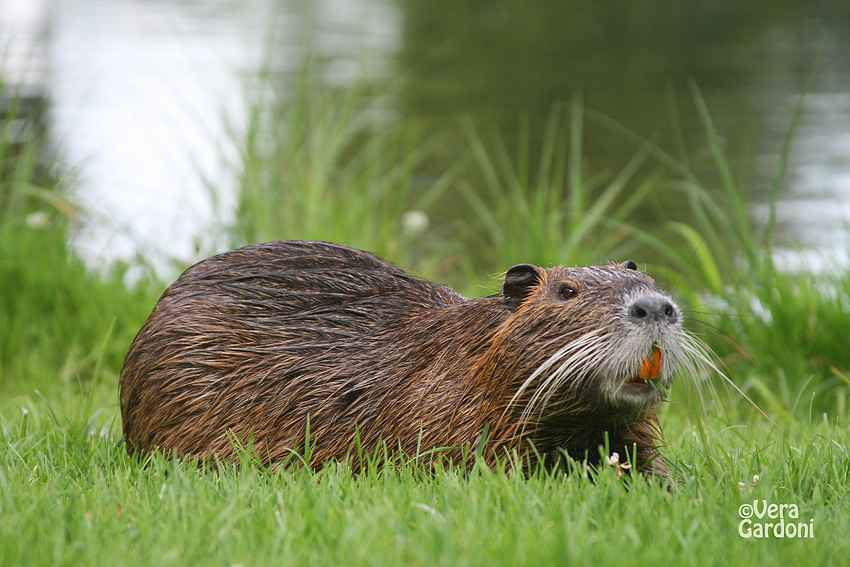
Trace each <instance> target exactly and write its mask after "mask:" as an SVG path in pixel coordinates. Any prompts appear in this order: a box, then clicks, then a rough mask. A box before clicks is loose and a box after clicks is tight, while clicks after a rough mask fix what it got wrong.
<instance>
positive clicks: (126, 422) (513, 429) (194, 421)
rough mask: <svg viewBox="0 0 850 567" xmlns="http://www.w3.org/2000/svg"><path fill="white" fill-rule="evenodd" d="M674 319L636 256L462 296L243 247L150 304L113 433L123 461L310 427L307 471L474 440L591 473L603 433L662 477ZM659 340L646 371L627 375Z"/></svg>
mask: <svg viewBox="0 0 850 567" xmlns="http://www.w3.org/2000/svg"><path fill="white" fill-rule="evenodd" d="M681 319H682V317H681V313H680V312H679V309H678V308H677V307H676V306H675V304H674V303H673V302H672V300H670V298H669V297H668V296H667V295H666V294H664V293H663V292H662V291H660V290H659V289H658V288H657V287H656V286H655V284H654V283H653V282H652V280H651V279H650V278H649V277H647V276H645V275H643V274H642V273H640V272H639V271H637V270H636V266H635V265H634V263H633V262H626V263H625V264H622V265H610V266H606V267H593V268H552V269H540V268H536V267H534V266H530V265H525V264H524V265H519V266H515V267H513V268H511V269H510V270H508V272H507V274H506V277H505V283H504V286H503V290H502V293H500V294H497V295H494V296H490V297H484V298H481V299H475V300H468V299H465V298H463V297H461V296H460V295H458V294H457V293H455V292H454V291H452V290H450V289H449V288H447V287H444V286H439V285H435V284H431V283H428V282H424V281H421V280H419V279H416V278H414V277H412V276H410V275H408V274H406V273H405V272H403V271H401V270H399V269H398V268H396V267H395V266H393V265H391V264H388V263H387V262H384V261H383V260H381V259H379V258H377V257H375V256H373V255H371V254H368V253H365V252H360V251H357V250H353V249H351V248H347V247H344V246H340V245H336V244H328V243H319V242H306V241H296V242H273V243H268V244H260V245H256V246H248V247H245V248H241V249H238V250H234V251H232V252H226V253H223V254H219V255H217V256H213V257H212V258H209V259H207V260H204V261H202V262H200V263H198V264H196V265H195V266H193V267H192V268H190V269H189V270H187V271H186V272H185V273H184V274H183V275H182V276H181V277H180V278H179V279H178V280H177V281H176V282H175V283H174V284H173V285H172V286H171V287H170V288H169V289H168V290H167V291H166V292H165V294H164V295H163V296H162V298H161V299H160V301H159V303H158V304H157V305H156V307H155V308H154V311H153V313H152V314H151V316H150V318H149V319H148V321H147V323H146V324H145V325H144V327H143V328H142V330H141V331H140V332H139V334H138V336H137V337H136V339H135V341H134V342H133V344H132V346H131V347H130V351H129V352H128V354H127V358H126V360H125V363H124V369H123V372H122V374H121V388H120V389H121V414H122V418H123V427H124V436H125V439H126V443H127V448H128V450H129V451H130V452H131V453H134V452H147V451H149V450H152V449H154V448H159V449H162V450H165V451H169V452H176V453H179V454H186V455H195V456H200V457H202V458H203V457H209V456H212V455H217V456H219V457H220V458H224V459H228V458H233V457H234V448H233V437H234V435H235V436H236V437H237V438H243V439H245V438H249V437H250V438H251V439H252V441H253V443H254V446H255V447H256V449H257V451H258V454H259V455H260V456H261V457H262V458H263V459H265V460H266V461H267V462H268V463H270V464H272V465H274V464H276V463H280V462H281V461H283V460H285V459H286V458H287V457H290V455H291V452H292V450H293V449H299V448H301V447H303V444H304V436H305V427H306V426H307V422H308V417H309V431H310V441H311V444H315V447H314V448H313V450H312V453H311V461H310V464H311V465H312V466H317V467H318V466H320V465H321V464H322V463H323V462H325V461H327V460H329V459H341V458H345V457H346V456H347V455H351V454H352V452H355V453H356V451H357V448H356V447H355V444H356V443H359V445H360V448H361V449H362V451H363V454H368V455H371V454H373V453H374V452H375V450H376V448H378V447H379V446H380V443H381V442H382V441H383V442H386V444H387V447H388V448H389V449H391V450H392V449H401V451H403V452H404V453H405V454H407V455H415V454H422V453H423V452H425V451H426V450H428V449H432V448H438V447H463V446H466V447H469V446H470V445H476V446H477V444H478V443H479V442H480V439H481V435H482V432H485V431H487V442H486V444H485V446H484V449H483V455H484V458H485V459H486V460H487V461H488V462H490V463H492V462H494V461H495V459H496V458H498V457H500V456H504V455H505V454H506V453H508V452H511V451H512V450H518V451H520V452H523V453H524V452H526V451H528V450H529V449H530V448H531V447H532V445H533V447H534V449H533V450H535V451H536V452H537V453H539V454H540V455H542V456H543V457H544V458H545V459H546V461H547V462H556V461H558V460H559V459H560V458H561V457H562V453H563V452H565V453H566V454H568V455H569V456H570V457H572V458H574V459H578V460H583V459H587V460H588V461H589V462H591V463H597V462H598V461H599V451H600V449H599V447H600V446H601V445H603V444H604V443H605V438H606V435H607V439H608V446H609V448H610V450H611V451H618V452H619V453H620V455H621V461H623V462H624V461H625V455H626V454H627V453H628V454H631V452H632V451H633V450H634V447H635V446H636V450H637V458H638V463H637V464H638V466H641V467H644V466H645V470H646V471H648V472H652V473H660V474H666V472H667V471H666V469H665V467H664V465H663V464H662V463H661V462H660V459H658V460H656V459H655V457H656V456H657V448H656V442H657V441H659V440H660V438H661V430H660V428H659V426H658V420H657V417H656V414H655V411H654V408H655V406H656V405H657V403H658V402H659V401H661V400H662V399H663V398H664V393H665V390H666V389H667V388H669V386H670V385H671V384H672V377H673V374H674V372H675V370H676V367H677V365H678V363H679V359H680V358H681V355H682V352H683V345H684V334H683V331H682V327H681ZM656 346H657V347H658V348H657V349H656V350H655V352H656V353H658V352H660V353H662V354H661V355H660V361H661V362H660V372H658V373H657V374H658V376H657V378H655V379H654V380H641V379H638V374H639V373H640V372H641V361H642V360H645V359H646V358H647V356H648V355H649V354H650V353H652V352H653V348H654V347H656ZM443 454H444V455H446V456H448V457H450V458H453V459H455V460H456V461H459V460H460V455H461V452H460V449H452V450H449V451H447V452H445V453H443ZM352 465H353V466H354V467H355V469H356V468H358V467H359V466H360V465H359V462H357V459H353V460H352Z"/></svg>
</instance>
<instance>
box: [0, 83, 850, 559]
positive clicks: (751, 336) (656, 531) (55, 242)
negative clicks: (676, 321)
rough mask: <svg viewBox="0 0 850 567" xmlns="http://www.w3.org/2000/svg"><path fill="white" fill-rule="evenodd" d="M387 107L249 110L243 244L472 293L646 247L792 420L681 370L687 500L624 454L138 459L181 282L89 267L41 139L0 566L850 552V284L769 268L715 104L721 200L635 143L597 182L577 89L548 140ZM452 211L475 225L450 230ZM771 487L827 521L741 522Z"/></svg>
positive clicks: (32, 159) (463, 223)
mask: <svg viewBox="0 0 850 567" xmlns="http://www.w3.org/2000/svg"><path fill="white" fill-rule="evenodd" d="M263 80H264V81H268V80H270V79H269V78H264V79H263ZM694 100H695V101H696V102H697V104H700V100H701V99H700V98H699V96H698V93H695V98H694ZM388 105H390V103H389V102H388V99H386V98H382V97H380V96H379V97H377V98H375V97H373V96H371V95H369V94H368V92H367V89H365V88H363V87H360V88H354V89H350V90H347V91H345V92H334V91H332V90H327V89H324V88H323V86H322V85H321V84H319V83H318V82H316V81H315V79H314V78H313V77H312V75H309V74H308V75H306V76H305V77H303V78H302V82H301V83H300V84H299V86H298V88H296V89H295V90H294V91H292V94H291V95H289V96H288V97H281V98H271V99H269V98H258V99H257V100H255V101H254V102H253V106H252V110H253V112H252V116H253V119H252V122H251V125H250V128H249V130H248V132H247V134H246V135H245V137H244V139H243V140H241V145H242V148H243V154H242V157H243V160H242V167H243V170H242V181H243V186H242V191H241V193H240V205H239V207H240V208H239V214H238V221H237V223H236V224H235V225H234V226H233V227H229V230H230V231H231V237H232V240H233V243H234V245H238V244H241V243H246V242H254V241H259V240H271V239H275V238H317V239H325V240H335V241H340V242H343V243H345V244H349V245H353V246H357V247H361V248H366V249H371V250H374V251H376V252H378V253H380V254H382V255H385V256H387V257H388V258H389V259H391V260H393V261H395V262H398V263H399V264H401V265H403V266H406V267H409V268H411V269H413V270H415V271H416V272H418V273H421V274H423V275H425V276H426V277H429V278H432V279H435V280H438V281H447V282H450V283H452V284H453V285H454V286H455V287H457V288H459V289H461V290H462V291H463V292H465V293H467V294H470V295H482V294H484V293H489V292H490V291H492V290H493V289H494V288H495V287H496V286H498V278H497V277H495V276H493V275H492V274H496V273H498V272H499V271H502V270H504V269H506V268H507V267H509V266H510V265H511V264H513V263H518V262H529V261H530V262H537V263H540V264H544V265H548V264H553V263H567V264H576V263H591V262H599V261H602V262H604V261H607V260H608V259H611V260H615V259H616V260H622V259H624V258H625V257H632V258H633V259H635V260H638V261H640V262H641V265H645V266H646V267H647V269H648V270H649V271H650V272H651V273H652V274H654V275H655V277H656V279H657V280H658V281H659V282H660V283H662V284H663V285H665V286H666V287H668V288H672V289H673V291H674V293H675V294H677V297H678V298H679V299H680V300H681V301H682V303H683V305H685V306H686V308H687V313H688V316H689V321H688V326H689V327H690V328H691V330H692V331H693V332H696V333H698V334H700V335H701V337H702V338H703V340H705V341H706V342H708V343H709V344H710V345H711V347H712V348H713V349H714V350H715V351H716V352H717V354H718V356H719V358H720V360H721V361H722V363H723V364H724V366H722V367H723V368H724V369H725V373H726V374H727V375H728V376H729V377H730V379H731V380H732V381H733V382H734V383H735V384H737V385H738V386H739V387H740V388H741V389H742V390H744V391H745V392H746V393H747V394H749V395H751V396H752V397H753V399H754V400H755V401H756V402H757V403H758V405H759V406H760V407H761V408H762V409H763V410H764V411H765V412H766V413H767V414H768V415H769V416H770V418H771V419H773V420H774V421H775V422H776V423H777V424H778V425H779V426H781V428H780V427H777V426H776V425H774V424H773V423H771V422H770V421H768V420H767V419H765V418H764V417H763V416H761V415H760V414H759V413H758V412H756V411H755V410H754V409H753V408H752V406H751V405H749V403H748V402H746V401H745V400H744V398H743V397H742V396H741V395H740V394H739V393H738V392H736V391H735V390H733V389H732V388H730V387H729V386H728V385H726V384H725V383H724V381H723V380H722V379H720V378H719V377H718V376H716V375H711V376H710V377H709V378H708V379H707V380H698V379H696V378H694V377H689V376H682V377H679V379H678V384H677V386H676V388H675V389H674V392H673V398H672V401H671V403H670V404H668V407H666V408H665V409H664V415H663V418H662V422H663V424H664V428H665V431H666V432H667V440H668V442H669V446H668V447H667V448H666V450H665V455H666V457H667V458H668V459H669V460H670V462H671V466H672V468H673V469H674V470H675V471H676V474H677V476H678V477H679V478H680V479H681V481H682V484H681V485H680V486H678V487H677V488H676V489H675V490H674V491H673V492H672V493H669V492H667V491H666V490H664V489H663V487H660V486H656V485H655V484H650V483H646V482H643V481H642V480H638V481H630V480H628V479H627V478H628V477H624V479H620V478H618V475H617V474H616V473H617V470H615V468H614V467H610V468H606V469H605V470H602V471H598V472H588V474H587V475H581V474H574V475H571V476H563V475H559V474H550V473H545V472H539V473H537V474H533V475H531V476H530V477H528V478H524V477H520V476H517V475H513V476H511V475H506V474H504V473H503V472H501V471H499V470H495V471H491V470H488V469H486V468H483V467H476V468H475V469H474V470H473V471H472V472H471V473H469V474H464V473H462V472H461V471H458V470H456V469H447V470H438V471H436V472H435V473H433V474H432V473H429V472H426V471H423V470H421V469H419V468H418V467H417V466H416V464H415V463H411V462H403V461H399V462H398V463H396V466H392V467H386V468H380V469H375V470H370V471H368V472H366V473H364V474H361V475H358V476H356V477H355V476H352V475H351V474H350V472H349V471H348V470H347V468H346V466H345V465H339V466H331V467H329V468H327V469H325V470H324V471H322V472H321V473H315V472H311V471H306V470H299V469H293V470H287V471H276V472H269V471H266V470H262V469H261V468H258V467H257V466H255V465H253V464H252V463H251V462H250V461H248V460H246V462H245V463H243V464H241V465H239V466H236V465H227V466H225V465H222V466H221V467H220V469H219V470H216V471H206V472H205V471H199V470H198V469H197V468H196V467H195V466H193V465H191V464H187V463H180V462H175V461H169V460H165V459H162V458H159V457H156V458H154V459H153V460H151V461H150V462H149V463H147V464H146V465H142V464H140V463H138V462H136V461H133V460H130V459H128V458H127V456H126V455H125V453H124V451H123V448H122V447H121V445H120V416H119V415H118V409H117V403H116V402H117V383H118V374H119V372H120V365H121V360H122V358H123V354H124V352H126V349H127V347H128V345H129V343H130V341H131V340H132V337H133V335H134V333H135V332H136V330H137V329H138V328H139V327H140V326H141V324H142V323H143V321H144V319H145V317H146V316H147V314H148V313H149V311H150V309H151V307H152V305H153V303H154V302H155V300H156V297H157V296H158V294H159V293H160V292H161V291H162V289H163V288H164V285H165V284H164V283H162V282H153V283H151V282H140V283H139V284H138V285H136V286H135V287H133V288H132V289H130V288H128V287H127V286H126V284H125V282H124V279H123V277H122V274H121V272H120V270H118V271H115V272H113V273H110V274H93V273H90V272H89V271H87V270H86V268H85V266H84V265H83V263H82V262H81V261H80V260H79V259H78V258H76V257H75V256H74V255H73V253H72V252H71V251H70V250H69V247H68V245H67V237H68V227H69V224H70V223H71V222H74V221H76V220H77V219H78V216H79V215H80V212H79V211H77V210H76V209H75V208H74V207H73V206H72V204H71V203H69V202H68V201H67V199H66V198H65V197H64V195H65V194H66V193H65V192H64V187H65V185H64V184H66V183H67V180H66V179H64V178H63V176H62V174H61V168H57V167H56V165H57V164H55V163H52V164H51V163H47V164H42V166H40V167H36V165H37V164H38V163H39V162H40V160H45V159H48V158H45V157H44V155H43V154H42V152H41V151H40V146H39V145H38V144H37V143H33V144H32V145H30V146H28V147H26V148H24V149H23V150H21V149H20V148H13V147H12V146H11V145H9V144H7V143H3V142H0V157H2V159H3V163H5V164H6V165H7V166H6V167H4V168H2V169H0V173H2V177H0V289H2V303H0V308H2V310H0V371H1V372H2V375H0V510H2V514H0V564H3V565H78V564H86V565H112V566H117V565H152V564H155V565H236V564H242V565H268V564H281V563H284V564H287V565H336V564H340V565H375V564H379V565H395V564H397V565H423V566H424V565H453V566H454V565H532V564H534V565H539V564H543V565H549V564H567V563H570V562H575V563H578V564H598V563H604V564H613V563H631V562H636V563H651V562H658V563H665V564H666V563H675V564H683V565H706V564H707V565H712V564H717V565H748V566H749V565H753V564H762V563H774V562H776V561H778V560H779V559H780V558H781V560H782V561H783V562H787V563H791V564H794V563H804V562H806V563H812V562H813V563H814V564H831V563H836V562H840V561H841V558H843V557H845V556H846V555H847V554H848V552H850V549H848V548H850V543H848V542H847V539H846V537H844V534H846V533H847V532H848V529H850V514H848V513H847V509H848V490H850V488H848V487H850V455H848V433H847V428H846V425H845V424H846V420H847V418H848V413H847V408H846V400H845V397H846V392H847V388H848V386H850V381H848V378H847V375H848V371H850V354H848V353H847V352H846V348H844V346H843V344H842V340H841V337H842V333H843V332H844V327H846V321H847V320H848V297H850V274H847V273H845V272H838V273H836V274H833V275H831V276H828V277H826V276H815V275H812V274H787V273H782V272H779V271H777V270H775V269H774V267H773V265H772V262H771V261H770V235H769V234H768V232H769V231H765V232H759V231H755V230H753V228H752V227H751V226H750V224H749V221H748V220H747V218H746V200H745V198H744V197H743V195H744V188H743V187H741V186H740V184H737V183H734V182H732V181H731V180H732V179H733V177H732V176H730V175H728V174H726V173H724V172H725V171H726V170H727V169H728V165H727V164H726V162H725V159H724V156H723V154H722V152H721V151H720V149H719V147H718V145H717V144H716V139H717V135H716V134H715V133H714V132H713V129H712V127H711V120H710V113H709V112H708V109H703V110H704V113H703V114H704V126H705V129H706V135H707V141H708V143H709V145H710V146H711V147H712V148H714V149H715V153H714V160H715V163H716V166H717V168H718V170H719V171H720V172H721V175H719V178H721V179H723V180H725V181H724V183H723V184H721V185H720V186H719V187H718V188H717V189H716V190H715V189H712V188H711V187H707V186H704V185H703V184H702V183H701V182H700V180H698V179H696V178H694V176H693V175H692V174H690V172H689V171H688V169H687V168H686V167H684V166H683V165H682V163H683V162H682V160H681V159H676V158H674V157H672V156H669V155H667V154H665V153H664V152H663V151H662V150H661V149H660V148H659V147H657V146H655V145H654V144H651V143H648V142H646V141H645V140H642V139H640V137H639V136H635V135H633V134H632V133H629V132H625V131H623V132H621V133H622V135H623V140H624V142H623V143H624V144H631V145H632V146H633V148H634V153H633V157H632V158H631V159H629V160H628V161H627V162H626V163H623V164H619V165H618V166H617V168H616V171H615V172H614V173H613V174H612V175H609V176H604V175H600V174H599V173H598V172H592V171H585V170H584V169H583V167H582V160H581V147H582V135H583V129H582V124H583V123H584V121H586V120H591V119H601V118H599V117H594V116H593V114H592V113H591V112H590V111H588V110H586V109H584V107H583V105H582V104H581V103H580V101H572V103H570V104H564V105H563V106H562V107H559V108H556V109H555V110H554V111H553V114H552V117H551V119H550V122H549V124H548V126H547V129H546V133H545V136H544V138H543V140H542V141H541V144H540V151H539V152H538V151H532V150H531V149H530V148H531V147H532V146H531V145H530V142H529V141H528V140H527V137H524V135H523V134H522V133H521V134H520V135H519V136H518V137H517V138H518V140H519V142H518V143H517V145H516V146H514V147H508V146H507V144H506V143H505V142H504V141H503V140H502V138H501V137H500V136H498V135H492V133H487V132H486V131H485V130H484V129H480V128H477V127H476V126H474V125H471V124H468V125H466V126H465V127H463V128H462V129H461V131H460V134H459V135H458V136H455V137H452V135H450V134H446V135H445V136H446V137H443V138H440V139H439V140H435V139H433V138H428V139H424V140H423V139H422V138H421V137H420V136H418V135H417V134H416V133H415V132H411V131H410V130H409V129H407V128H403V127H401V125H399V124H397V123H395V122H393V121H392V120H388V119H387V116H392V112H390V111H391V110H392V109H391V107H389V108H388ZM376 117H379V119H377V118H376ZM612 127H613V126H612ZM524 140H525V141H524ZM446 148H451V149H452V151H451V152H447V149H446ZM47 171H52V172H54V173H53V174H51V175H45V172H47ZM435 172H436V173H435ZM661 195H666V196H671V195H677V196H678V198H679V199H681V200H683V201H684V202H686V203H687V204H688V207H689V211H690V212H689V215H688V217H687V218H679V217H676V216H674V215H672V213H667V214H666V216H665V214H664V212H663V211H662V212H661V213H656V216H654V217H653V222H652V223H650V224H651V225H652V228H651V229H650V228H648V226H647V223H646V222H642V221H644V220H645V219H646V216H647V214H648V212H647V211H655V210H657V205H658V201H659V200H660V197H659V196H661ZM720 202H725V203H726V205H725V206H724V207H720V206H719V205H718V203H720ZM446 203H452V204H453V205H452V206H453V207H457V209H456V210H457V211H459V212H458V215H459V216H458V217H457V219H455V220H452V221H442V222H440V221H438V219H440V218H446V216H447V215H446V214H445V213H446V211H445V210H442V209H445V207H446ZM454 210H455V209H453V211H454ZM448 216H453V215H448ZM736 250H737V251H738V254H735V251H736ZM741 252H743V253H741ZM635 254H645V256H644V257H640V256H638V257H636V256H635ZM645 258H664V262H661V261H647V260H646V259H645ZM754 501H755V502H756V503H757V506H756V507H755V508H756V512H757V513H758V512H759V510H760V507H761V506H763V505H762V502H766V503H770V504H777V505H786V506H785V507H784V508H782V510H783V514H784V517H783V522H784V523H785V524H788V523H793V524H794V525H795V528H794V529H795V530H797V529H798V528H797V527H796V525H797V524H805V525H806V526H808V528H807V529H813V530H814V537H813V538H810V537H805V538H799V537H781V538H780V537H777V536H776V535H775V532H771V534H770V537H767V538H745V537H742V536H741V535H740V533H739V529H744V530H745V531H746V529H747V528H752V527H753V525H754V524H755V523H758V524H761V525H766V524H767V523H768V522H770V523H772V524H776V523H778V521H779V520H778V519H771V518H768V517H765V518H763V519H759V518H758V516H753V517H751V518H749V519H750V523H749V524H747V523H745V524H744V525H742V524H741V521H742V515H741V514H742V508H741V506H742V505H746V504H749V505H752V504H753V502H754ZM792 505H793V506H792ZM792 509H793V510H794V513H793V515H795V516H796V517H792V511H791V510H792ZM743 512H744V514H745V515H746V508H744V509H743ZM743 519H746V518H743ZM756 520H757V521H756ZM768 529H770V530H772V529H774V528H773V527H771V528H768ZM799 529H800V530H802V528H799Z"/></svg>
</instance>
